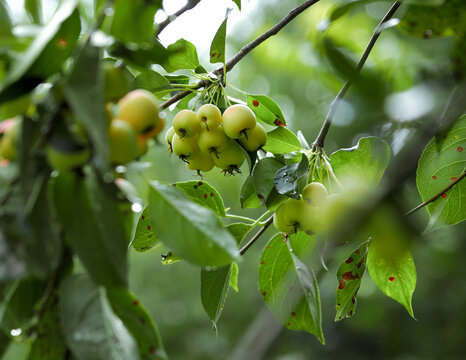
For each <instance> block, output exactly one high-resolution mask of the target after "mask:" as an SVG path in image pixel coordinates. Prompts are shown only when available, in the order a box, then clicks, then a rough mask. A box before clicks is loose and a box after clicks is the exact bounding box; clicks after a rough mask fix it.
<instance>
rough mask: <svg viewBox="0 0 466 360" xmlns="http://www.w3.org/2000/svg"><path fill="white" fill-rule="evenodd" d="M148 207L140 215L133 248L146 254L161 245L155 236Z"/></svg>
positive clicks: (132, 244)
mask: <svg viewBox="0 0 466 360" xmlns="http://www.w3.org/2000/svg"><path fill="white" fill-rule="evenodd" d="M147 212H148V211H147V207H146V208H144V210H143V211H142V212H141V213H140V214H139V217H138V223H137V225H136V230H135V231H134V235H133V240H132V241H131V246H132V247H133V248H134V249H135V250H137V251H139V252H144V251H147V250H149V249H152V248H153V247H155V246H157V245H159V244H160V242H159V241H158V239H157V236H156V235H155V232H154V229H152V225H151V223H150V220H149V216H148V214H147Z"/></svg>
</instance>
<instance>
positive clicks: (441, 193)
mask: <svg viewBox="0 0 466 360" xmlns="http://www.w3.org/2000/svg"><path fill="white" fill-rule="evenodd" d="M465 176H466V172H463V174H462V175H461V176H460V177H459V178H457V179H456V180H455V181H453V182H452V183H451V184H450V185H448V186H447V187H446V188H445V189H443V190H442V191H440V192H439V193H437V194H435V195H434V196H432V197H431V198H430V199H429V200H426V201H424V202H423V203H422V204H419V205H418V206H416V207H415V208H414V209H411V210H409V211H408V212H407V213H406V214H405V215H411V214H412V213H414V212H416V211H418V210H419V209H422V208H423V207H424V206H426V205H427V204H430V203H431V202H433V201H435V200H437V199H438V198H439V197H440V196H442V195H443V194H445V193H446V192H447V191H448V190H450V189H451V188H452V187H453V186H455V185H456V184H458V183H459V182H460V181H461V180H463V178H464V177H465Z"/></svg>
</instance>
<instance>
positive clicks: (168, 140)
mask: <svg viewBox="0 0 466 360" xmlns="http://www.w3.org/2000/svg"><path fill="white" fill-rule="evenodd" d="M173 135H175V129H174V128H173V126H171V127H170V128H169V129H168V130H167V132H166V133H165V142H166V143H167V145H168V150H169V151H170V154H171V153H172V151H173V148H172V139H173Z"/></svg>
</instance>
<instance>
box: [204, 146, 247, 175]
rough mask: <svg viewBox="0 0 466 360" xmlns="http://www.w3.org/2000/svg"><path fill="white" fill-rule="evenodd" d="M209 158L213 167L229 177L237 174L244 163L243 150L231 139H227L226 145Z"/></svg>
mask: <svg viewBox="0 0 466 360" xmlns="http://www.w3.org/2000/svg"><path fill="white" fill-rule="evenodd" d="M211 156H212V160H213V161H214V164H215V166H217V167H218V168H220V169H222V170H223V171H224V172H225V173H228V174H230V175H233V174H234V173H235V172H237V173H239V172H240V170H239V168H240V166H241V165H242V164H243V162H244V153H243V150H242V149H241V147H240V146H239V145H238V144H237V143H236V142H235V141H233V140H231V139H228V141H227V143H226V144H225V145H224V146H223V147H222V148H221V149H220V150H219V151H218V152H217V154H213V153H212V154H211Z"/></svg>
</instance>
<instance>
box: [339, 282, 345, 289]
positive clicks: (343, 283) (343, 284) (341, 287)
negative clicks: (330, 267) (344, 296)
mask: <svg viewBox="0 0 466 360" xmlns="http://www.w3.org/2000/svg"><path fill="white" fill-rule="evenodd" d="M345 286H346V282H345V280H340V283H339V284H338V289H340V290H342V289H344V288H345Z"/></svg>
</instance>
